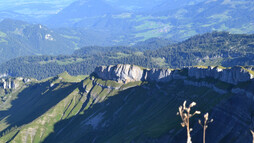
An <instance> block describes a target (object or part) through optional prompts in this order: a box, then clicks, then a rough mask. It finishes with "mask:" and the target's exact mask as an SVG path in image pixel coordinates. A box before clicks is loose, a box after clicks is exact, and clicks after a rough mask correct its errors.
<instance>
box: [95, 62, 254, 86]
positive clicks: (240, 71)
mask: <svg viewBox="0 0 254 143" xmlns="http://www.w3.org/2000/svg"><path fill="white" fill-rule="evenodd" d="M183 70H185V71H187V73H186V75H181V74H180V71H181V70H172V69H143V68H141V67H139V66H135V65H129V64H119V65H116V66H101V67H97V68H96V69H95V71H94V73H95V74H96V75H97V76H98V77H99V78H101V79H103V80H114V81H117V82H121V83H128V82H133V81H156V82H168V81H170V80H172V79H185V78H188V77H192V78H196V79H202V78H214V79H218V80H220V81H223V82H226V83H230V84H237V83H239V82H245V81H248V80H250V79H253V78H254V76H253V75H252V74H251V73H250V72H249V71H247V69H245V68H242V67H233V68H220V67H208V68H200V67H189V68H185V69H182V71H183Z"/></svg>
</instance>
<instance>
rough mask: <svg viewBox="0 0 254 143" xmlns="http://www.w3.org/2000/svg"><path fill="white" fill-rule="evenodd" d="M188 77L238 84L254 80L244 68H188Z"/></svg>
mask: <svg viewBox="0 0 254 143" xmlns="http://www.w3.org/2000/svg"><path fill="white" fill-rule="evenodd" d="M188 76H190V77H195V78H196V79H201V78H214V79H218V80H220V81H223V82H226V83H231V84H237V83H239V82H245V81H248V80H250V79H253V78H254V77H253V75H252V74H251V73H250V72H249V71H247V70H246V69H244V68H242V67H232V68H224V69H223V68H219V67H208V68H199V67H190V68H188Z"/></svg>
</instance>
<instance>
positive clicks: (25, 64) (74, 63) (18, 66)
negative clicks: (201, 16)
mask: <svg viewBox="0 0 254 143" xmlns="http://www.w3.org/2000/svg"><path fill="white" fill-rule="evenodd" d="M253 36H254V35H253V34H252V35H247V34H229V33H227V32H213V33H207V34H203V35H197V36H194V37H192V38H189V39H188V40H185V41H183V42H179V43H176V44H170V43H171V42H170V41H167V40H166V41H167V42H165V40H163V39H162V40H152V39H151V40H147V41H146V42H144V43H140V44H137V45H134V46H132V47H117V46H115V47H98V46H91V47H84V48H81V49H80V50H77V51H75V52H74V54H73V55H72V56H33V57H23V58H17V59H13V60H10V61H8V62H6V63H3V64H1V65H0V73H1V74H8V75H10V76H14V77H17V76H22V77H33V78H36V79H44V78H47V77H50V76H55V75H57V74H59V73H62V72H64V71H68V73H70V74H71V75H79V74H85V75H87V74H90V73H91V72H92V71H93V70H94V68H95V67H96V66H98V65H115V64H119V63H122V64H135V65H139V66H143V67H147V68H153V67H157V68H163V67H164V68H168V67H170V68H182V67H184V66H195V65H204V66H209V65H211V66H216V65H217V66H218V65H222V66H226V67H230V66H236V65H242V66H248V65H250V66H251V65H254V51H253V50H254V48H253V45H254V37H253ZM167 44H170V45H169V46H166V47H163V48H161V46H163V45H167ZM146 49H148V50H146ZM152 49H157V50H152Z"/></svg>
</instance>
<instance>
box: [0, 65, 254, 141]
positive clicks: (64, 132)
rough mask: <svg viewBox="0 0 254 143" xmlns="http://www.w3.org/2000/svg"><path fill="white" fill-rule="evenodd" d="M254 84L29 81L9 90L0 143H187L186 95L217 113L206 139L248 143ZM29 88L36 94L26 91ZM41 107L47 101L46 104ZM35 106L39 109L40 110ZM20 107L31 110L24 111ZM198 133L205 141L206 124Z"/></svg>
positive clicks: (187, 80)
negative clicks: (181, 114)
mask: <svg viewBox="0 0 254 143" xmlns="http://www.w3.org/2000/svg"><path fill="white" fill-rule="evenodd" d="M194 69H195V70H193V72H196V73H197V75H204V74H202V73H204V71H203V70H206V71H209V69H208V68H204V67H202V68H201V67H199V68H198V67H196V68H194ZM220 69H222V67H220ZM249 69H250V68H249ZM144 70H145V69H144ZM199 70H200V71H199ZM210 70H211V69H210ZM224 70H226V69H224ZM228 70H234V68H231V69H228ZM181 74H182V76H186V74H188V72H187V71H185V70H184V69H182V72H181ZM240 75H244V74H240ZM70 79H72V82H70V81H71V80H70ZM74 79H76V80H74ZM243 79H245V76H243ZM253 85H254V82H253V79H252V80H251V79H249V80H248V81H241V82H239V83H237V85H235V84H232V83H227V82H223V81H220V80H219V79H216V78H211V77H210V78H209V77H205V78H202V77H200V76H198V77H196V76H193V77H187V78H185V79H172V80H171V81H168V82H150V81H134V82H128V83H121V82H120V83H118V82H116V81H114V80H113V81H112V80H103V79H101V78H98V77H96V76H93V75H90V76H88V77H83V79H81V80H80V77H71V76H70V75H68V74H67V73H62V74H60V75H58V76H56V77H53V78H50V79H46V80H44V81H31V82H30V83H29V84H27V85H26V86H28V87H27V88H25V89H23V90H21V91H18V92H17V91H16V90H15V89H13V90H11V92H10V93H8V94H9V95H12V98H10V97H11V96H8V94H7V95H4V96H6V97H5V98H6V99H11V102H10V103H12V106H11V107H9V108H7V109H4V110H1V111H0V113H1V114H0V116H1V119H2V120H1V121H5V122H4V123H5V124H2V123H3V122H1V123H0V127H1V128H0V129H2V130H1V133H3V135H2V136H1V137H0V141H2V142H6V141H12V142H15V141H16V142H21V141H22V142H24V143H26V142H30V141H31V140H32V141H33V142H55V141H59V142H66V143H67V142H77V143H79V142H83V141H84V140H86V141H88V142H92V141H94V142H98V143H99V142H119V141H121V142H137V143H144V142H155V143H166V142H173V143H175V142H184V141H185V139H184V138H183V136H184V134H185V130H184V129H182V128H180V118H178V116H176V115H175V114H176V112H177V109H178V106H179V105H180V104H181V103H182V102H183V100H187V101H196V102H197V104H198V106H197V107H198V109H199V110H201V112H209V113H211V114H210V116H211V118H214V123H213V124H211V125H210V126H209V128H208V130H207V137H208V140H207V142H208V143H210V142H214V141H215V142H220V141H223V142H225V143H230V142H232V140H233V139H234V136H235V135H237V133H236V132H238V131H241V133H242V134H241V136H244V137H241V138H239V139H238V140H237V141H234V142H236V143H241V142H249V141H251V134H247V133H248V132H249V128H248V127H251V119H250V116H251V114H252V110H253V109H252V108H253V106H251V105H252V102H254V91H253V89H252V87H253ZM0 89H2V88H1V87H0ZM6 90H8V89H6ZM27 92H31V93H32V94H31V95H29V96H28V95H27V94H26V93H27ZM16 93H18V94H17V95H15V94H16ZM2 96H3V95H2ZM16 97H18V98H16ZM0 99H1V98H0ZM236 101H237V102H236ZM3 102H5V100H3ZM21 103H23V104H25V105H26V106H21V105H23V104H21ZM35 103H36V106H35V107H34V108H31V107H33V106H34V104H35ZM46 103H47V104H46ZM232 103H234V104H233V105H232ZM6 104H7V103H6ZM38 104H39V105H41V106H42V105H44V106H43V108H42V109H40V108H39V105H38ZM231 106H234V107H235V108H233V107H232V108H233V109H235V110H234V111H231V110H229V109H232V108H231ZM236 107H237V109H236ZM238 108H239V109H238ZM14 109H16V110H15V111H16V112H13V111H14ZM37 109H40V112H38V111H37V112H34V111H35V110H37ZM22 111H26V114H20V113H21V112H22ZM253 111H254V110H253ZM233 112H236V113H233ZM35 113H37V114H35ZM228 114H232V115H230V116H231V117H233V119H232V118H228V116H229V115H228ZM18 116H19V118H22V119H26V120H25V122H23V121H21V120H18V119H19V118H16V117H18ZM5 117H7V118H5ZM225 122H227V123H229V124H228V125H227V124H225ZM223 123H224V125H222V124H223ZM229 126H231V127H229ZM12 127H13V128H12ZM232 128H233V129H234V130H231V129H232ZM3 129H4V130H3ZM8 129H9V130H8ZM133 129H135V130H133ZM193 130H194V131H196V132H193V133H192V139H193V141H195V142H198V143H199V142H202V138H201V136H200V134H202V129H201V128H200V127H199V125H198V123H194V122H193ZM218 130H220V132H218ZM228 133H230V134H232V136H228ZM211 138H212V139H211Z"/></svg>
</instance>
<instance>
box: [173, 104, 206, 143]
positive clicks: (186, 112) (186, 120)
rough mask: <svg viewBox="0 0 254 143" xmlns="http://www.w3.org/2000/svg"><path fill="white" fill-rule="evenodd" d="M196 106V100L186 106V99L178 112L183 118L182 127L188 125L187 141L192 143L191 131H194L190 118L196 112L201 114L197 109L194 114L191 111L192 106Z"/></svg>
mask: <svg viewBox="0 0 254 143" xmlns="http://www.w3.org/2000/svg"><path fill="white" fill-rule="evenodd" d="M194 106H196V103H195V102H192V103H191V104H190V105H189V107H186V101H184V102H183V106H180V107H179V112H177V115H180V116H181V119H182V121H183V122H182V123H181V125H182V127H183V128H184V127H186V130H187V143H192V142H191V135H190V132H191V131H192V128H190V118H191V117H193V116H194V115H196V114H200V113H201V112H200V111H195V112H194V113H193V114H191V113H190V111H191V108H192V107H194Z"/></svg>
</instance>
